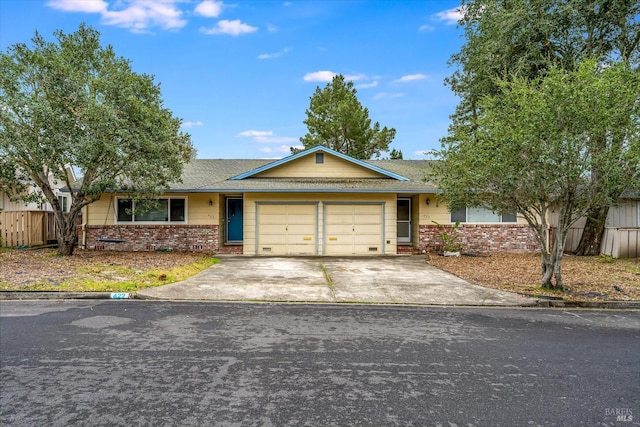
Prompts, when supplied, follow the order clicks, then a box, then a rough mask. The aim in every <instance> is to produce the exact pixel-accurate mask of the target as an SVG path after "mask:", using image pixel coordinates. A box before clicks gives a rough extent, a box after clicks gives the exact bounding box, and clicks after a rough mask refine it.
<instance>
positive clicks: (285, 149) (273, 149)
mask: <svg viewBox="0 0 640 427" xmlns="http://www.w3.org/2000/svg"><path fill="white" fill-rule="evenodd" d="M260 151H262V152H263V153H291V146H289V145H281V146H279V147H262V148H260Z"/></svg>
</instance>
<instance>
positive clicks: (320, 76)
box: [304, 71, 366, 82]
mask: <svg viewBox="0 0 640 427" xmlns="http://www.w3.org/2000/svg"><path fill="white" fill-rule="evenodd" d="M336 75H338V73H334V72H333V71H314V72H313V73H307V74H305V76H304V81H305V82H330V81H331V80H333V78H334V77H335V76H336ZM365 77H366V76H365V75H364V74H345V75H344V79H345V80H346V81H354V82H355V81H357V80H362V79H364V78H365Z"/></svg>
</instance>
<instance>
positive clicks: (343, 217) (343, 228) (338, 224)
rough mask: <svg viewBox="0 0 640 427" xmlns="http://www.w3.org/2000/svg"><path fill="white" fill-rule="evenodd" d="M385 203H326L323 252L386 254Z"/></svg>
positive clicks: (332, 253)
mask: <svg viewBox="0 0 640 427" xmlns="http://www.w3.org/2000/svg"><path fill="white" fill-rule="evenodd" d="M383 207H384V206H383V204H382V203H375V204H368V203H367V204H337V203H336V204H333V203H325V205H324V254H325V255H382V254H384V240H383V239H384V233H383V223H384V221H383Z"/></svg>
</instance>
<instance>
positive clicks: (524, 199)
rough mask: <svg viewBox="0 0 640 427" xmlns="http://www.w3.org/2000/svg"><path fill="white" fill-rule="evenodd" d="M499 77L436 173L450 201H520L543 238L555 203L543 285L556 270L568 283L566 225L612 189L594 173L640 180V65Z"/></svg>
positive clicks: (489, 204)
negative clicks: (564, 254)
mask: <svg viewBox="0 0 640 427" xmlns="http://www.w3.org/2000/svg"><path fill="white" fill-rule="evenodd" d="M496 85H497V88H498V93H496V94H495V95H493V96H484V97H482V98H480V99H479V100H478V103H477V106H478V109H477V114H476V118H475V121H474V125H475V127H474V131H473V132H468V131H467V130H465V129H464V128H461V127H458V128H455V127H454V128H452V133H451V134H450V136H449V138H448V139H447V140H446V141H445V142H443V148H442V150H441V151H440V152H438V156H439V158H440V159H441V160H442V162H440V163H438V164H436V165H434V174H433V179H434V180H435V181H436V182H437V183H438V186H439V188H442V189H443V190H444V192H445V196H446V198H447V200H448V201H449V204H450V205H451V206H464V205H467V206H482V207H486V208H489V209H491V210H493V211H508V210H510V209H513V207H514V206H515V207H516V208H517V210H518V212H519V213H520V214H521V215H523V216H524V217H525V218H526V220H527V221H528V222H529V224H530V225H531V226H532V227H533V228H534V230H535V231H536V233H537V236H538V239H539V242H540V245H541V247H542V248H546V247H547V223H546V217H547V215H548V213H549V212H550V211H551V209H554V210H555V211H556V213H557V216H558V224H557V232H556V233H555V240H554V241H553V242H551V245H550V247H549V248H550V252H551V255H550V256H549V255H548V254H547V251H546V250H543V272H544V273H543V286H550V283H551V282H550V280H551V275H553V276H555V278H556V285H557V286H558V287H562V280H561V273H560V262H561V259H562V250H563V247H564V241H565V238H566V232H567V230H568V228H569V227H570V226H571V225H572V224H573V223H574V222H575V221H576V220H577V219H578V218H579V217H581V216H583V215H584V214H585V213H586V212H587V210H588V209H589V207H590V206H591V204H592V203H594V201H600V202H601V203H602V202H606V198H607V197H609V195H608V192H603V191H602V189H601V185H602V184H603V180H600V181H598V185H595V182H594V180H593V179H592V166H593V164H594V163H597V164H598V165H599V173H600V174H601V176H602V177H607V178H606V179H608V180H611V181H612V182H613V181H615V180H618V179H622V178H623V177H626V182H627V183H629V184H631V185H635V186H637V185H638V179H639V178H638V177H639V176H640V174H639V170H638V169H639V167H640V166H639V165H640V141H639V138H640V120H639V118H640V102H639V94H638V88H640V75H639V74H638V73H637V72H636V71H634V70H632V69H631V68H630V67H629V66H628V65H627V64H624V63H617V64H611V65H608V66H603V64H601V63H599V62H597V61H595V60H589V61H584V62H583V63H582V64H580V65H579V66H578V68H577V69H576V70H574V71H566V70H564V69H561V68H558V67H555V66H554V67H551V68H550V69H549V70H548V72H547V73H546V75H545V77H540V78H537V79H526V78H511V79H508V80H504V79H499V80H496ZM594 140H595V141H594ZM595 142H597V144H595ZM599 144H605V145H606V147H607V149H604V150H599V149H598V146H599ZM611 185H613V184H611Z"/></svg>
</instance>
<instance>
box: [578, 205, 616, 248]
mask: <svg viewBox="0 0 640 427" xmlns="http://www.w3.org/2000/svg"><path fill="white" fill-rule="evenodd" d="M608 214H609V208H608V207H606V208H593V209H590V210H589V213H588V215H587V222H586V223H585V225H584V231H583V232H582V237H581V238H580V243H579V244H578V248H577V249H576V251H575V254H576V255H581V256H595V255H600V244H601V243H602V236H603V234H604V226H605V224H606V221H607V215H608Z"/></svg>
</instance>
